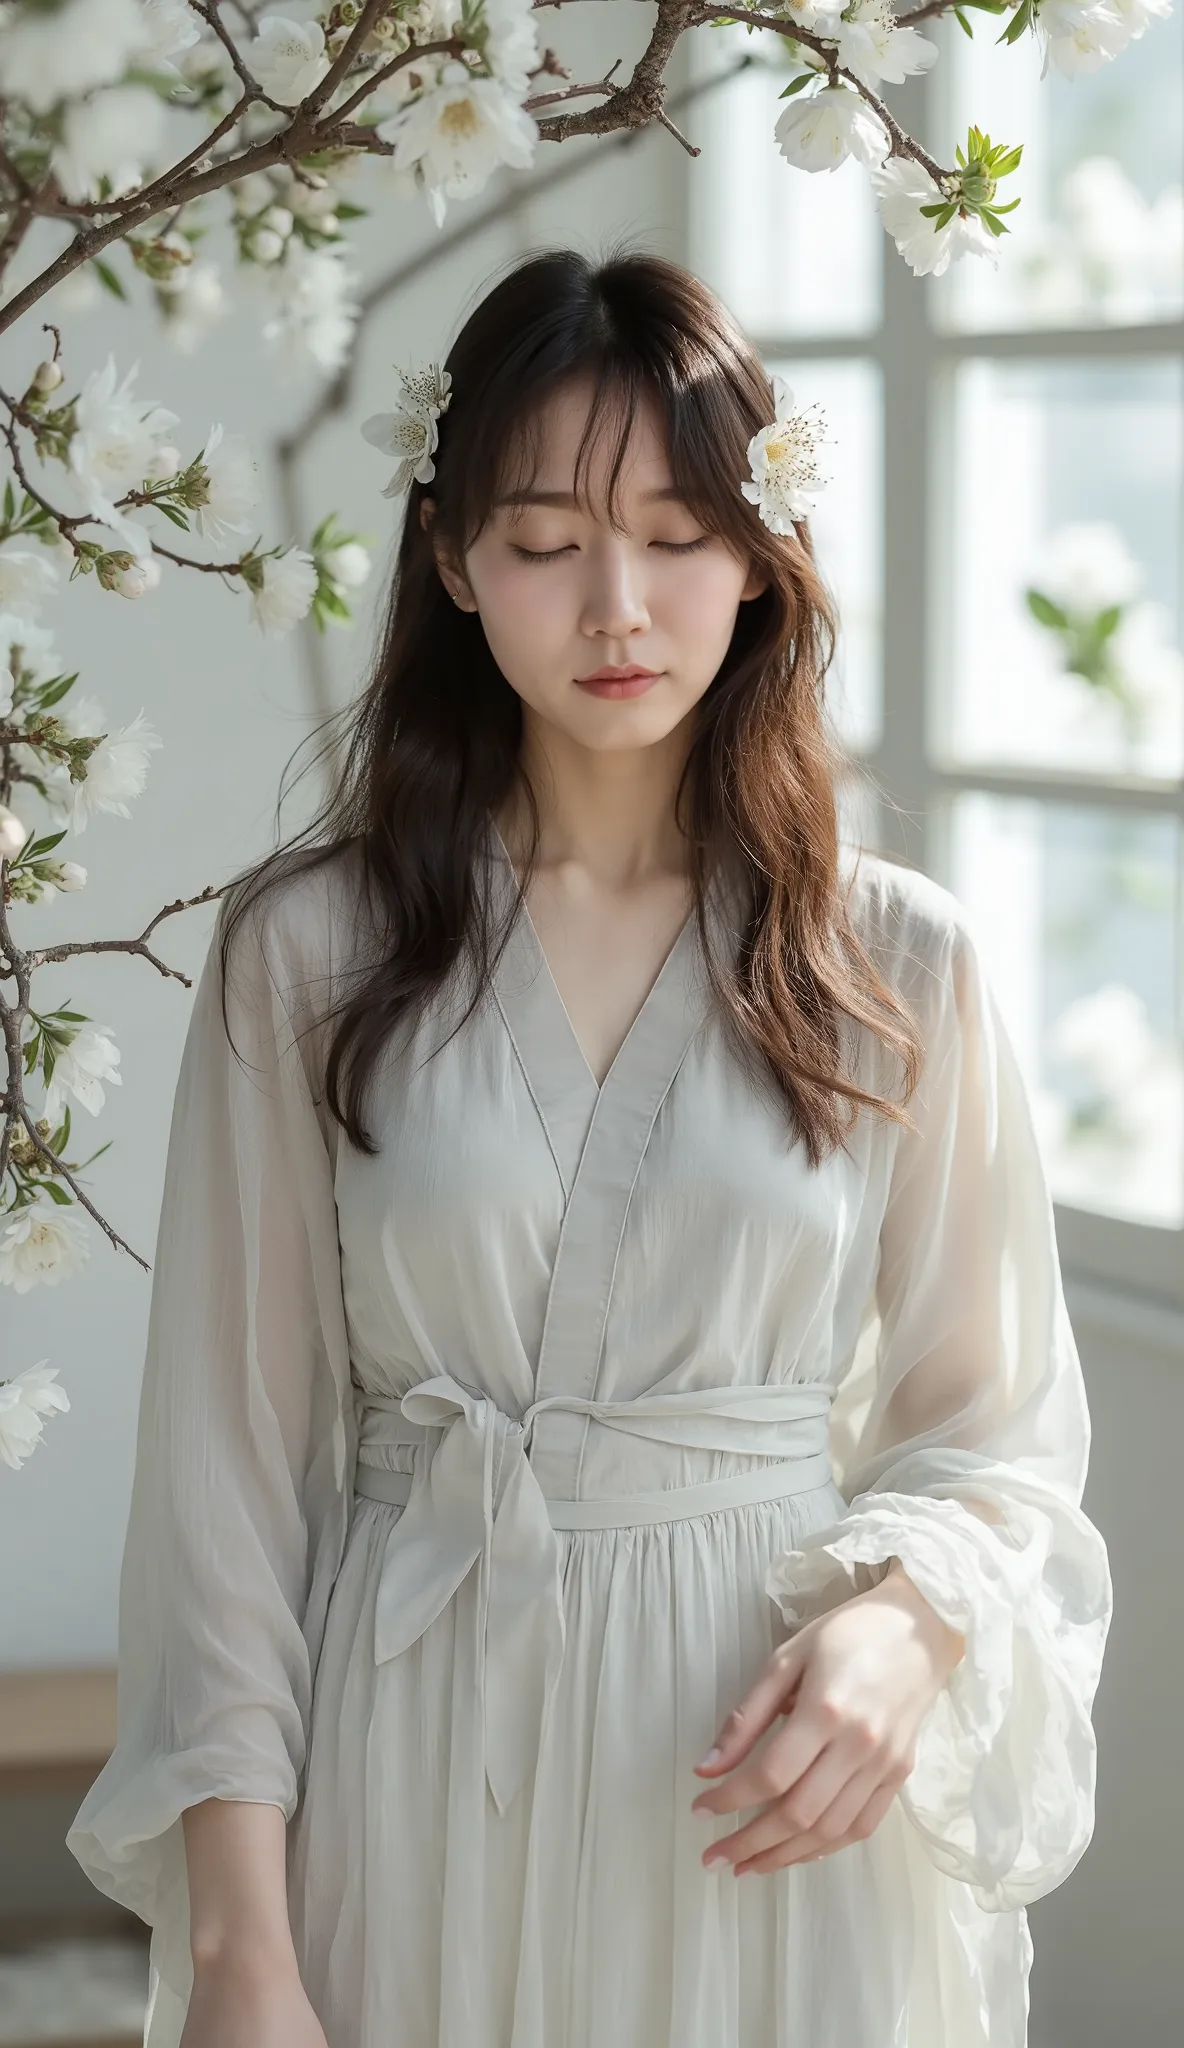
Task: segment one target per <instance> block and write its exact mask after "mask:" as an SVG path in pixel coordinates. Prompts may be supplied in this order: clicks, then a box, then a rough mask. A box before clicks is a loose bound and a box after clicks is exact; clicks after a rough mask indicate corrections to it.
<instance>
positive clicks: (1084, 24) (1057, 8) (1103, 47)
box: [1032, 0, 1129, 78]
mask: <svg viewBox="0 0 1184 2048" xmlns="http://www.w3.org/2000/svg"><path fill="white" fill-rule="evenodd" d="M1032 20H1033V27H1034V29H1035V32H1036V39H1037V42H1038V43H1039V45H1040V47H1041V49H1042V50H1043V63H1042V64H1041V67H1040V76H1041V78H1046V77H1047V76H1048V68H1049V65H1050V64H1051V65H1052V67H1053V69H1054V70H1055V71H1059V72H1060V74H1061V76H1062V77H1063V78H1084V77H1086V76H1087V75H1088V74H1089V73H1090V72H1091V71H1097V70H1099V69H1100V67H1101V66H1102V65H1103V64H1107V63H1109V62H1110V60H1111V59H1112V58H1113V57H1116V56H1117V55H1118V53H1119V51H1120V50H1123V49H1125V47H1126V44H1127V41H1128V38H1129V31H1128V29H1127V27H1126V25H1125V24H1124V23H1123V22H1122V21H1121V20H1120V19H1119V16H1118V14H1117V13H1116V12H1115V10H1114V7H1113V6H1112V5H1111V0H1034V4H1033V10H1032Z"/></svg>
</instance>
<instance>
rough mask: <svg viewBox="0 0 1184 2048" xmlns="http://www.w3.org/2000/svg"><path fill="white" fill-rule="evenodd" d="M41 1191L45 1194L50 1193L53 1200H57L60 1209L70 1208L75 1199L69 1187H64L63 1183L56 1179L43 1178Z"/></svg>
mask: <svg viewBox="0 0 1184 2048" xmlns="http://www.w3.org/2000/svg"><path fill="white" fill-rule="evenodd" d="M41 1192H42V1194H44V1195H48V1196H49V1199H50V1201H51V1202H56V1203H57V1205H58V1207H59V1209H68V1208H69V1207H70V1203H71V1201H72V1200H73V1196H72V1195H71V1194H70V1192H69V1189H68V1188H64V1187H62V1185H61V1183H60V1182H59V1181H56V1180H43V1181H42V1182H41Z"/></svg>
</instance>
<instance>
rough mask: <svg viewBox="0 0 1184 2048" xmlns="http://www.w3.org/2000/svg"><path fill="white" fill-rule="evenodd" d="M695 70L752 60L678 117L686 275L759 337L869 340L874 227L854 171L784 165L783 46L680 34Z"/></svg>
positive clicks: (786, 73)
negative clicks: (683, 155) (686, 127)
mask: <svg viewBox="0 0 1184 2048" xmlns="http://www.w3.org/2000/svg"><path fill="white" fill-rule="evenodd" d="M690 46H691V58H692V67H693V73H694V75H695V76H696V77H697V78H702V77H705V76H712V75H715V74H717V73H718V72H720V71H724V70H726V69H727V68H728V66H729V65H730V64H734V63H735V61H736V58H737V57H738V56H740V55H749V56H751V55H752V54H753V52H754V49H756V48H760V49H762V50H763V51H764V52H765V53H766V55H767V56H768V57H769V59H770V61H767V62H761V63H758V64H755V65H754V66H753V67H752V69H751V70H749V71H746V72H744V73H742V75H741V76H740V77H739V78H736V79H734V80H732V81H731V83H730V84H728V85H725V86H722V87H720V88H719V89H718V90H717V91H715V92H713V93H711V94H710V95H708V96H707V97H706V98H704V99H701V100H699V101H698V102H697V103H696V104H695V105H694V107H693V109H692V110H691V115H689V116H688V120H689V124H690V129H691V131H692V132H693V139H694V140H695V142H697V143H699V144H700V145H701V147H702V150H703V161H702V162H701V163H700V164H698V165H696V166H695V167H694V169H695V170H698V171H704V167H706V169H705V174H704V175H703V176H700V177H696V176H694V175H692V176H691V177H689V178H688V180H687V185H688V194H689V197H688V204H689V207H690V223H689V226H690V249H691V257H690V261H691V267H692V269H694V270H695V271H696V272H697V273H698V275H699V276H700V277H701V278H702V279H703V280H704V282H705V283H706V284H709V285H711V286H712V288H713V290H715V291H717V292H719V294H720V296H721V298H723V299H724V300H725V301H726V303H727V304H728V305H729V306H730V307H731V309H732V311H733V312H734V313H735V315H736V318H737V319H738V320H739V321H740V322H741V324H742V325H743V326H744V327H746V328H748V329H749V330H750V331H751V332H753V333H754V334H759V335H761V336H762V337H766V338H767V337H770V336H779V335H785V336H790V335H799V334H801V335H813V334H818V335H825V334H867V333H870V332H871V331H872V330H873V329H874V328H875V327H876V326H878V324H879V319H880V256H881V251H880V243H881V241H883V240H884V231H883V229H882V228H881V226H880V224H879V218H878V215H877V214H876V210H875V206H874V203H873V199H872V192H871V185H870V183H869V180H868V175H867V172H866V170H865V169H864V168H863V166H862V165H861V164H857V163H854V162H852V161H850V160H849V161H848V162H847V163H845V164H842V165H840V167H839V169H838V170H837V171H823V172H810V171H802V170H796V169H795V168H794V167H793V166H792V165H790V164H787V163H786V161H785V158H784V157H783V156H782V154H781V152H780V150H779V149H778V147H777V144H776V141H775V140H774V136H773V130H774V128H775V126H776V123H777V119H778V116H779V115H780V114H781V112H782V111H783V109H784V107H785V106H786V105H787V104H788V102H786V101H784V100H781V99H780V98H779V94H780V93H781V92H782V90H783V89H784V87H785V86H786V85H787V84H788V83H789V80H790V79H791V78H792V77H794V76H795V75H796V73H797V72H798V71H800V69H801V66H800V65H791V64H789V62H788V60H787V59H786V57H785V55H784V48H783V43H782V39H781V38H780V37H778V36H767V35H764V34H761V33H760V32H758V33H756V34H754V35H752V36H749V35H747V34H746V33H745V31H744V29H743V28H739V27H729V28H727V29H711V30H709V31H708V30H702V29H701V30H700V31H699V32H698V34H696V35H694V36H692V37H691V38H690Z"/></svg>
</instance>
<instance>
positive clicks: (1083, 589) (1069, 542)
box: [1030, 519, 1146, 618]
mask: <svg viewBox="0 0 1184 2048" xmlns="http://www.w3.org/2000/svg"><path fill="white" fill-rule="evenodd" d="M1030 580H1031V582H1032V583H1033V584H1034V585H1035V587H1036V588H1037V589H1038V590H1040V591H1042V592H1043V593H1044V595H1045V596H1046V597H1050V598H1051V599H1052V601H1053V603H1054V604H1058V605H1060V606H1061V608H1062V610H1063V611H1066V612H1068V613H1070V615H1072V616H1074V617H1077V618H1082V617H1085V618H1092V617H1093V616H1094V615H1095V614H1096V613H1098V612H1101V611H1105V610H1106V609H1107V608H1108V607H1109V606H1110V605H1113V604H1126V603H1128V602H1129V600H1130V599H1131V598H1132V597H1134V596H1135V595H1136V594H1137V593H1138V592H1139V591H1140V590H1141V589H1142V587H1143V584H1144V581H1145V580H1146V579H1145V573H1144V570H1143V568H1142V565H1141V564H1140V563H1139V562H1138V561H1136V559H1135V557H1134V556H1133V555H1132V554H1131V552H1130V550H1129V548H1128V547H1127V545H1126V542H1125V540H1124V539H1123V537H1122V535H1121V533H1120V532H1119V530H1118V528H1117V527H1116V526H1114V525H1112V524H1111V522H1110V521H1109V520H1108V519H1083V520H1076V521H1073V522H1072V523H1070V524H1069V525H1067V526H1061V527H1058V528H1057V530H1056V532H1055V533H1054V534H1052V535H1051V536H1050V538H1049V539H1048V540H1047V541H1046V542H1045V544H1044V547H1043V548H1042V549H1041V551H1040V553H1039V554H1038V555H1037V556H1036V557H1035V559H1034V561H1033V562H1032V564H1031V579H1030Z"/></svg>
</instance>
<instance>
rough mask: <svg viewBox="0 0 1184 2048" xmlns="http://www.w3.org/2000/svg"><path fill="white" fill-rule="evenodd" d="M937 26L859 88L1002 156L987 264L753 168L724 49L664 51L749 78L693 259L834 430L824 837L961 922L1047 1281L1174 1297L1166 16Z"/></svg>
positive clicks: (1176, 1140)
mask: <svg viewBox="0 0 1184 2048" xmlns="http://www.w3.org/2000/svg"><path fill="white" fill-rule="evenodd" d="M968 19H969V20H970V21H971V24H972V26H973V29H974V36H973V40H971V39H969V38H967V37H966V35H965V34H964V32H963V31H962V29H961V28H960V27H959V26H958V24H957V23H956V22H955V21H952V20H950V21H947V20H943V21H940V22H938V23H936V24H935V23H932V22H930V23H927V24H926V27H925V32H926V33H927V34H929V35H930V36H932V38H933V39H934V40H935V41H937V42H938V43H939V44H940V46H941V49H942V56H941V60H940V62H939V63H938V64H937V65H936V66H935V67H934V70H933V72H932V74H931V75H929V76H926V77H922V78H915V79H911V80H910V81H909V82H908V84H907V85H906V86H905V87H900V88H893V90H892V93H891V95H890V98H891V105H892V107H893V109H894V111H896V112H897V113H898V115H899V117H900V118H901V119H902V120H903V122H904V123H905V125H906V127H908V128H909V129H910V131H911V132H912V133H914V134H916V135H918V136H919V137H920V138H921V139H922V140H924V141H925V142H926V144H927V145H928V146H929V147H930V148H931V149H932V150H933V152H934V154H936V155H937V156H938V157H939V158H943V159H946V160H949V159H951V158H952V154H953V147H954V143H955V142H956V141H958V140H961V139H962V138H963V137H964V136H965V131H966V128H967V127H968V126H969V124H970V123H971V122H972V121H974V122H977V124H978V125H979V126H980V127H982V128H985V129H986V131H987V132H988V133H989V134H990V135H991V137H992V139H993V140H995V141H1007V142H1012V143H1014V142H1016V141H1023V143H1024V146H1025V147H1024V158H1023V161H1022V163H1021V166H1020V170H1019V172H1017V173H1016V174H1015V175H1014V176H1013V178H1012V179H1011V180H1010V181H1009V183H1008V189H1007V192H1006V193H1005V194H1004V195H1002V196H1004V197H1007V198H1011V197H1014V196H1016V194H1017V193H1018V194H1019V195H1020V196H1021V197H1022V201H1023V203H1022V205H1021V206H1020V207H1019V208H1018V209H1017V210H1016V212H1015V213H1014V214H1011V215H1009V216H1007V219H1008V222H1009V226H1010V228H1011V233H1010V234H1009V235H1007V236H1004V237H1003V238H1002V239H1001V242H1000V250H999V253H1000V263H999V268H998V270H995V269H993V268H992V266H991V265H990V264H988V263H984V262H976V261H973V260H970V259H968V260H965V261H963V262H961V263H956V264H953V265H951V267H950V269H949V271H948V272H947V273H946V274H945V275H944V276H943V277H940V278H934V279H920V278H915V277H913V276H912V274H911V273H910V272H909V271H908V269H907V267H906V266H905V264H904V263H903V261H902V259H901V258H899V257H898V256H897V254H896V252H895V249H894V248H893V245H892V243H891V242H890V240H889V238H888V237H887V235H886V234H885V233H884V231H883V229H882V227H881V226H880V224H879V220H878V218H877V216H876V213H875V209H874V205H873V202H872V198H871V193H870V188H869V184H868V180H867V175H866V172H864V171H863V169H862V168H861V167H860V166H858V165H856V164H854V163H848V164H845V165H843V166H842V168H841V169H840V170H838V171H837V172H833V173H825V174H821V175H818V176H814V177H808V176H807V175H806V174H805V173H803V172H800V171H796V170H791V169H790V168H789V166H787V165H786V164H784V163H783V162H782V160H781V158H780V157H779V155H778V153H777V150H776V146H775V144H774V142H773V140H772V128H773V123H774V121H775V120H776V117H777V113H778V111H779V106H778V95H779V93H780V91H781V88H782V86H783V85H784V84H785V83H786V81H787V80H788V78H789V77H790V76H791V75H792V67H790V66H789V65H788V63H787V62H786V60H785V57H784V53H783V52H781V51H780V50H778V49H777V48H776V47H775V45H774V44H773V43H772V39H770V38H766V37H753V38H749V37H747V36H746V35H745V34H744V31H743V30H742V29H730V30H721V31H718V32H716V33H714V34H713V35H712V36H710V37H702V36H701V37H699V38H696V39H695V48H694V51H693V60H694V65H695V69H696V72H697V74H698V75H699V76H700V77H703V76H706V75H710V74H711V73H712V72H713V71H717V70H720V69H722V68H723V67H724V66H725V65H726V64H727V63H728V62H729V61H730V60H731V59H732V58H733V57H734V54H735V52H736V50H738V49H743V50H746V51H749V52H754V49H755V48H756V47H757V46H761V47H763V49H764V54H765V55H766V56H767V59H768V61H767V62H766V63H761V64H759V65H757V66H754V67H753V68H752V69H750V70H749V71H746V72H745V73H743V74H742V75H741V76H740V77H739V78H737V79H735V80H734V81H732V82H731V83H729V84H727V85H724V86H721V87H720V88H719V89H718V90H717V91H716V92H715V93H714V94H712V95H710V96H709V97H708V98H707V99H706V100H704V101H702V102H700V107H699V117H698V121H697V124H696V136H695V139H696V140H697V141H699V142H700V143H701V144H702V146H703V159H702V160H701V161H700V162H699V163H698V164H697V165H695V166H693V167H691V168H690V170H689V173H688V184H689V190H690V237H691V249H690V261H691V263H692V265H693V266H694V268H695V269H696V270H698V271H699V273H700V275H702V276H703V277H705V278H706V279H707V280H708V281H709V282H710V283H712V284H713V285H715V286H716V288H717V289H718V290H719V291H720V292H721V293H722V294H723V296H724V297H725V298H726V299H727V301H728V303H729V304H730V305H731V306H732V307H733V309H734V310H735V312H736V313H737V315H738V317H739V318H740V319H741V320H742V321H743V322H744V324H745V326H746V327H747V329H748V331H749V333H750V334H752V335H753V337H754V338H755V339H756V341H757V343H758V345H759V346H760V349H761V352H762V355H763V356H764V359H765V361H766V363H767V365H768V367H769V369H770V371H772V370H780V371H781V372H782V374H783V375H784V376H785V377H786V378H787V379H788V381H789V383H790V384H791V386H792V387H793V390H794V394H795V398H796V399H797V400H798V402H799V403H801V404H809V403H812V402H814V401H818V402H819V403H820V404H821V405H822V406H823V407H824V409H825V411H826V414H827V420H828V429H829V432H830V433H831V435H832V436H833V437H834V439H835V443H836V445H835V447H834V448H833V449H827V450H824V454H825V455H826V457H827V458H828V459H827V461H826V462H825V463H824V468H825V469H826V470H827V471H828V472H829V473H830V474H831V475H832V476H833V477H834V482H833V483H832V484H831V485H830V486H828V489H827V491H825V492H823V493H822V495H821V496H820V498H819V501H818V510H817V513H816V515H815V516H814V518H813V520H812V522H811V525H812V531H813V534H814V539H815V545H816V548H817V551H818V555H819V559H820V564H821V567H822V569H823V572H824V574H825V575H826V576H827V578H828V581H829V582H830V583H831V585H832V587H833V588H834V590H835V592H836V596H837V598H838V602H839V606H840V609H841V612H842V616H843V633H842V638H841V641H840V649H839V654H838V657H837V659H836V664H835V672H834V675H833V677H832V691H833V696H832V702H833V706H834V711H835V716H836V720H837V722H838V724H839V726H840V729H841V730H842V732H843V735H844V738H845V740H846V742H847V745H848V747H849V749H850V751H851V754H852V758H853V763H854V768H855V774H854V778H853V781H852V783H851V786H850V787H849V788H848V789H847V790H846V791H845V792H844V808H845V817H846V820H847V829H848V830H850V831H851V832H852V833H854V834H855V835H856V836H858V837H861V838H862V839H864V840H865V841H866V842H867V843H869V844H871V845H873V846H877V847H880V848H881V849H882V850H883V851H884V852H885V853H887V854H889V855H894V854H895V855H901V856H903V857H904V858H905V859H907V860H910V861H913V862H916V863H917V864H918V865H920V866H922V867H924V868H926V869H927V870H928V871H929V872H930V873H931V874H934V875H935V876H937V878H938V879H939V880H941V881H943V882H944V883H946V884H947V886H949V887H950V888H952V889H953V890H954V891H955V893H956V894H957V895H958V896H959V897H960V898H961V899H962V901H963V902H965V903H966V904H967V905H968V906H969V908H970V910H971V912H972V914H973V916H974V919H975V924H976V929H977V930H978V932H979V934H980V936H981V939H982V942H983V945H984V948H985V952H986V955H987V965H988V969H989V971H990V973H991V977H992V981H993V984H994V986H995V988H996V990H997V992H998V995H999V999H1000V1003H1001V1006H1002V1008H1003V1011H1004V1014H1005V1017H1006V1019H1007V1023H1008V1028H1009V1031H1010V1032H1011V1034H1012V1036H1013V1038H1014V1041H1015V1044H1016V1048H1017V1052H1018V1054H1019V1057H1020V1059H1021V1062H1022V1064H1023V1067H1024V1071H1025V1075H1026V1078H1027V1081H1028V1085H1029V1088H1030V1091H1031V1097H1032V1102H1033V1108H1034V1112H1035V1116H1036V1120H1037V1125H1038V1129H1039V1134H1040V1140H1041V1145H1042V1148H1043V1152H1044V1157H1045V1161H1046V1166H1047V1169H1048V1173H1049V1179H1050V1183H1051V1186H1052V1191H1053V1196H1054V1200H1055V1203H1056V1207H1057V1225H1058V1234H1059V1238H1060V1243H1061V1250H1062V1256H1063V1259H1064V1263H1065V1267H1066V1270H1067V1271H1069V1272H1077V1273H1080V1274H1082V1275H1085V1276H1088V1277H1090V1278H1092V1279H1095V1280H1109V1281H1111V1282H1112V1283H1114V1284H1117V1285H1126V1286H1128V1287H1135V1288H1138V1289H1139V1290H1140V1291H1143V1292H1148V1293H1151V1294H1153V1295H1158V1296H1160V1297H1161V1298H1163V1299H1165V1300H1168V1301H1174V1302H1176V1303H1178V1304H1179V1303H1184V1049H1182V1031H1181V1010H1182V993H1184V991H1182V977H1184V959H1182V953H1184V946H1182V941H1181V932H1182V907H1184V653H1182V652H1181V645H1182V633H1181V612H1182V603H1184V596H1182V590H1181V585H1182V582H1184V531H1182V527H1184V194H1182V183H1184V13H1182V12H1181V11H1180V10H1179V9H1177V10H1176V11H1175V12H1174V13H1173V14H1172V15H1170V16H1169V17H1167V18H1166V19H1164V20H1154V21H1152V22H1151V23H1150V25H1149V26H1148V28H1147V30H1146V31H1145V33H1144V35H1143V37H1142V38H1141V39H1140V40H1139V41H1138V42H1137V43H1132V44H1131V45H1130V46H1129V47H1128V48H1127V50H1125V51H1124V52H1123V53H1122V55H1121V56H1120V57H1119V58H1118V59H1117V60H1116V61H1115V62H1114V63H1113V64H1107V65H1103V66H1102V67H1101V68H1100V69H1099V70H1098V71H1096V72H1094V73H1092V74H1090V75H1088V76H1087V77H1084V78H1080V79H1077V80H1074V81H1072V82H1070V81H1068V80H1066V79H1062V78H1060V77H1058V76H1057V74H1056V73H1055V72H1053V71H1052V70H1051V69H1050V72H1049V74H1048V76H1047V77H1046V78H1045V79H1044V80H1041V79H1040V76H1039V72H1040V59H1039V54H1038V52H1037V50H1036V48H1035V45H1034V44H1032V43H1031V42H1030V41H1024V42H1022V43H1021V44H1020V45H1019V46H1018V47H1012V48H1008V47H1007V46H997V44H996V42H995V37H996V36H997V35H998V33H999V27H998V22H997V21H995V20H993V19H992V18H990V17H980V16H978V15H971V16H969V17H968ZM704 163H706V165H707V166H709V171H708V174H707V175H704Z"/></svg>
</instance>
